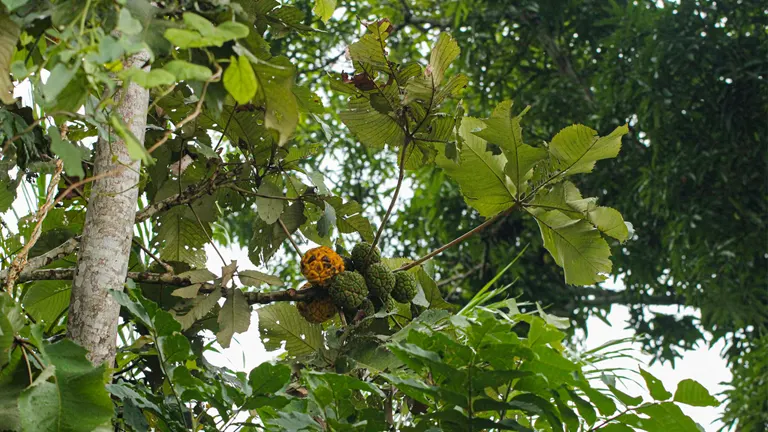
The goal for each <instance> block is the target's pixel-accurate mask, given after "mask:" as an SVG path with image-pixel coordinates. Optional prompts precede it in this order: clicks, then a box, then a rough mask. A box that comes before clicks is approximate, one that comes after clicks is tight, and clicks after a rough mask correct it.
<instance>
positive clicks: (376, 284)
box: [365, 263, 395, 298]
mask: <svg viewBox="0 0 768 432" xmlns="http://www.w3.org/2000/svg"><path fill="white" fill-rule="evenodd" d="M365 284H366V285H368V291H370V293H371V295H372V296H374V297H380V298H386V297H387V296H388V295H389V293H390V292H392V289H393V288H394V287H395V274H394V273H392V270H390V269H389V267H387V266H386V264H382V263H376V264H371V266H370V267H368V270H366V272H365Z"/></svg>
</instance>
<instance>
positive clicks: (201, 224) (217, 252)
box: [187, 203, 227, 266]
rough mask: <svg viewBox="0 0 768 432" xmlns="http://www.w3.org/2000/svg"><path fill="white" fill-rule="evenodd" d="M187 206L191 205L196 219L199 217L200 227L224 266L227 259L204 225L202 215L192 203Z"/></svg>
mask: <svg viewBox="0 0 768 432" xmlns="http://www.w3.org/2000/svg"><path fill="white" fill-rule="evenodd" d="M187 206H188V207H189V209H190V210H192V214H193V215H195V219H197V223H198V224H199V225H200V229H202V230H203V234H205V238H207V239H208V243H210V244H211V246H212V247H213V250H215V251H216V254H217V255H218V256H219V258H221V262H222V264H224V266H226V265H227V260H225V259H224V256H223V255H222V254H221V252H219V248H217V247H216V245H215V244H214V243H213V239H212V238H211V236H210V235H209V234H208V230H207V229H205V225H203V221H201V220H200V216H198V215H197V212H196V211H195V208H194V207H192V204H191V203H187Z"/></svg>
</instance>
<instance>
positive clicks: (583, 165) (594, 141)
mask: <svg viewBox="0 0 768 432" xmlns="http://www.w3.org/2000/svg"><path fill="white" fill-rule="evenodd" d="M627 132H629V128H628V127H627V125H624V126H619V127H617V128H616V129H615V130H614V131H613V132H611V134H610V135H608V136H605V137H602V138H598V136H597V132H596V131H594V130H592V129H590V128H588V127H586V126H584V125H573V126H569V127H567V128H565V129H563V130H561V131H560V132H558V133H557V135H555V136H554V138H552V142H551V143H550V144H549V152H550V154H551V155H552V158H553V159H554V161H555V162H554V165H555V168H557V169H559V170H561V171H566V175H571V174H579V173H588V172H592V168H594V166H595V162H596V161H598V160H602V159H609V158H614V157H616V155H618V154H619V150H621V137H622V136H623V135H625V134H626V133H627Z"/></svg>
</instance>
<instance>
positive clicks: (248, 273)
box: [237, 270, 285, 287]
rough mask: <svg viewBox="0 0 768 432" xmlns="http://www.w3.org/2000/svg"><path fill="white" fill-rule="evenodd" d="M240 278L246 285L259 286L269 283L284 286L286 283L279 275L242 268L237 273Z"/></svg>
mask: <svg viewBox="0 0 768 432" xmlns="http://www.w3.org/2000/svg"><path fill="white" fill-rule="evenodd" d="M237 275H238V277H239V278H240V283H242V284H243V285H246V286H252V287H257V286H259V285H261V284H269V285H272V286H283V285H285V283H284V282H283V281H282V280H281V279H280V278H279V277H278V276H273V275H269V274H266V273H262V272H260V271H256V270H242V271H240V272H238V273H237Z"/></svg>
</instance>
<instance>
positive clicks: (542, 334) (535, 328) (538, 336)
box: [528, 317, 565, 347]
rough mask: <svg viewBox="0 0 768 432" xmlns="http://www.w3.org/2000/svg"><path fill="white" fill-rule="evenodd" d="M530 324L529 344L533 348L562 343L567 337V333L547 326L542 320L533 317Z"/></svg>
mask: <svg viewBox="0 0 768 432" xmlns="http://www.w3.org/2000/svg"><path fill="white" fill-rule="evenodd" d="M530 324H531V327H530V329H529V330H528V344H529V345H530V346H531V347H535V346H537V345H546V344H548V343H550V342H560V341H561V340H563V338H564V337H565V333H563V332H561V331H560V330H558V329H556V328H554V327H552V326H549V325H547V323H546V322H545V321H544V320H543V319H541V318H538V317H532V318H531V323H530Z"/></svg>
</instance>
